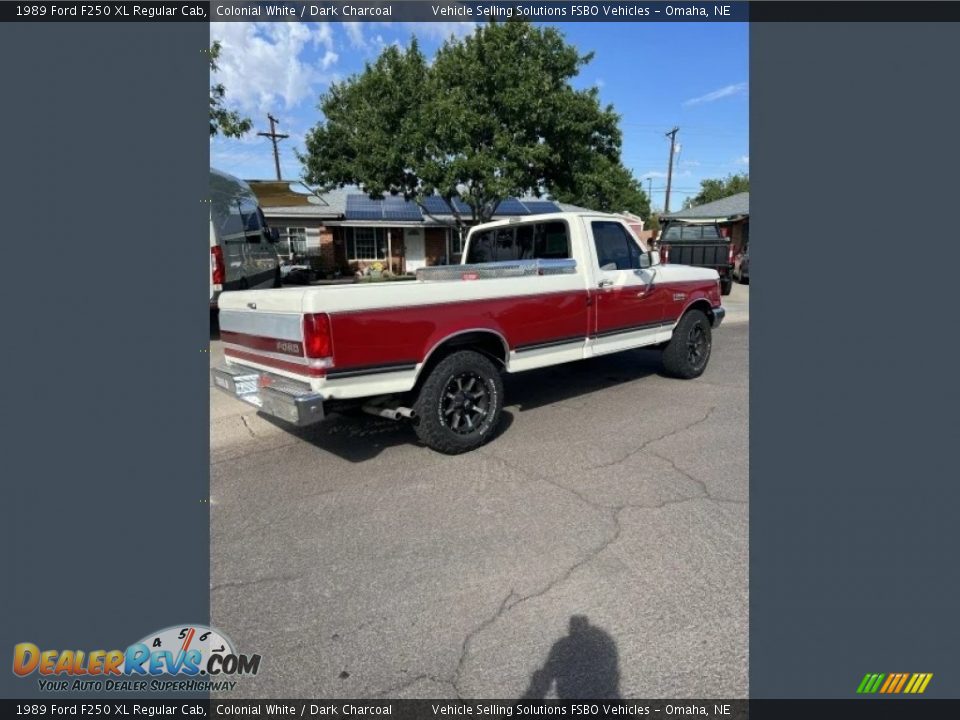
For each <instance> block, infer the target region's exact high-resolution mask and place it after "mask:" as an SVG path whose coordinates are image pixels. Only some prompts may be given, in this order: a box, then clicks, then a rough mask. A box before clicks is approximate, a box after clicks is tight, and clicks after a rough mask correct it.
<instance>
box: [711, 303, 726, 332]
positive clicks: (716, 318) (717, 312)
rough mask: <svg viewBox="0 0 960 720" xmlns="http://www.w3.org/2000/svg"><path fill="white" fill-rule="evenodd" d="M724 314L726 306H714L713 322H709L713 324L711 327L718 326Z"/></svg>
mask: <svg viewBox="0 0 960 720" xmlns="http://www.w3.org/2000/svg"><path fill="white" fill-rule="evenodd" d="M726 316H727V309H726V308H724V307H715V308H714V309H713V322H712V323H711V325H713V327H715V328H718V327H720V323H722V322H723V319H724V318H725V317H726Z"/></svg>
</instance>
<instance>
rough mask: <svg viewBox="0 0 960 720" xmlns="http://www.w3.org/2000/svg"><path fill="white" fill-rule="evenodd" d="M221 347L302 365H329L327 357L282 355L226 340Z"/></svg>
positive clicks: (316, 366) (321, 366) (317, 366)
mask: <svg viewBox="0 0 960 720" xmlns="http://www.w3.org/2000/svg"><path fill="white" fill-rule="evenodd" d="M223 349H224V350H235V351H236V352H242V353H245V354H248V355H260V356H262V357H264V358H270V359H273V360H283V361H284V362H288V363H294V364H296V365H303V366H304V367H315V368H324V367H330V359H329V358H305V357H300V356H297V355H284V354H283V353H276V352H270V351H268V350H258V349H256V348H251V347H247V346H246V345H237V344H235V343H228V342H225V343H223ZM239 362H242V360H241V361H239Z"/></svg>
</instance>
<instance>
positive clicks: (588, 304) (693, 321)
mask: <svg viewBox="0 0 960 720" xmlns="http://www.w3.org/2000/svg"><path fill="white" fill-rule="evenodd" d="M723 316H724V309H723V307H721V303H720V286H719V280H718V275H717V272H716V271H715V270H709V269H705V268H694V267H688V266H684V265H661V264H660V263H659V258H658V256H657V253H656V252H648V251H647V250H646V249H645V248H644V247H643V246H642V245H641V244H640V243H639V241H638V240H637V238H636V237H635V236H634V235H633V233H632V232H631V231H630V230H629V228H628V226H627V224H626V222H625V221H624V219H623V218H621V217H619V216H616V215H604V214H594V213H582V212H581V213H555V214H550V215H537V216H526V217H522V218H515V219H511V220H504V221H498V222H493V223H487V224H484V225H478V226H476V227H474V228H472V229H471V231H470V234H469V236H468V238H467V245H466V247H465V248H464V253H463V264H461V265H453V266H441V267H433V268H424V269H422V270H419V271H418V272H417V279H416V280H411V281H407V282H384V283H373V284H367V283H363V284H360V283H358V284H352V285H331V286H312V287H298V288H284V289H278V290H251V291H237V292H226V293H223V294H222V295H221V296H220V331H221V332H220V336H221V339H222V341H223V344H224V354H225V358H226V364H225V365H223V366H221V367H217V368H214V369H213V370H212V373H213V381H214V384H215V386H216V387H218V388H220V389H222V390H224V391H226V392H228V393H230V394H232V395H234V396H236V397H237V398H239V399H240V400H243V401H245V402H248V403H250V404H252V405H255V406H256V407H258V408H260V410H261V411H262V412H264V413H266V414H268V415H272V416H275V417H278V418H281V419H283V420H286V421H288V422H290V423H292V424H294V425H299V426H302V425H309V424H312V423H315V422H319V421H321V420H323V418H324V417H325V416H326V415H327V414H328V413H330V412H336V411H337V410H342V409H344V408H345V407H347V406H353V407H359V408H362V409H363V410H364V411H366V412H368V413H371V414H375V415H380V416H384V417H389V418H393V419H397V420H400V419H405V420H409V421H410V422H412V423H413V424H414V426H415V428H416V432H417V434H418V436H419V437H420V439H421V440H422V441H423V442H424V443H425V444H426V445H428V446H429V447H431V448H433V449H435V450H438V451H440V452H444V453H459V452H465V451H467V450H472V449H474V448H476V447H478V446H480V445H481V444H483V442H485V441H486V440H487V439H488V438H489V437H490V435H491V433H492V432H493V430H494V428H496V426H497V423H498V420H499V416H500V412H501V409H502V408H503V404H504V397H503V382H502V379H501V373H503V372H508V373H517V372H523V371H524V370H532V369H534V368H540V367H545V366H548V365H556V364H559V363H565V362H570V361H573V360H581V359H584V358H589V357H593V356H597V355H605V354H607V353H614V352H620V351H623V350H629V349H632V348H638V347H645V346H657V347H662V348H663V365H664V369H665V370H666V371H667V372H668V373H669V374H670V375H673V376H676V377H680V378H694V377H697V376H699V375H700V374H701V373H702V372H703V371H704V368H706V366H707V361H708V360H709V358H710V349H711V328H715V327H717V326H718V325H719V324H720V322H721V321H722V320H723Z"/></svg>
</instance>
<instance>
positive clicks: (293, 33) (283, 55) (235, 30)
mask: <svg viewBox="0 0 960 720" xmlns="http://www.w3.org/2000/svg"><path fill="white" fill-rule="evenodd" d="M210 37H211V39H213V40H218V41H220V43H221V46H222V50H221V53H220V59H219V60H218V63H217V64H218V66H219V70H218V72H217V74H216V75H215V76H214V77H215V78H216V82H220V83H223V85H224V86H225V87H226V90H227V104H228V106H230V107H235V108H238V109H240V110H241V111H243V112H246V113H255V114H263V113H266V112H270V111H273V112H276V111H278V110H280V109H286V110H289V109H291V108H293V107H295V106H297V105H299V104H300V103H301V102H303V101H304V100H305V99H307V98H313V97H315V96H316V90H315V86H316V85H317V84H319V83H323V82H328V81H329V77H328V76H327V75H326V74H325V71H327V70H329V69H330V68H331V67H333V66H334V65H335V64H336V63H337V61H338V60H339V55H338V54H337V53H336V52H335V51H334V42H333V31H332V29H331V27H330V24H329V23H245V22H243V23H241V22H220V23H211V25H210ZM308 50H316V51H320V50H323V51H324V52H323V54H322V55H320V56H319V58H318V59H317V60H315V61H312V60H311V59H309V58H308V57H307V54H308V52H307V51H308ZM278 106H279V107H278Z"/></svg>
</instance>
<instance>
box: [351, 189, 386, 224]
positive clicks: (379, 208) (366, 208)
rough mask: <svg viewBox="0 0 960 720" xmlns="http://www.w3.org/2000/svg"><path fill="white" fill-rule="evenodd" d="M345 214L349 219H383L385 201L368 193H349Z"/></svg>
mask: <svg viewBox="0 0 960 720" xmlns="http://www.w3.org/2000/svg"><path fill="white" fill-rule="evenodd" d="M345 215H346V218H347V220H382V219H383V203H382V202H380V201H378V200H371V199H370V198H368V197H367V196H366V195H359V194H353V195H347V207H346V211H345Z"/></svg>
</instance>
